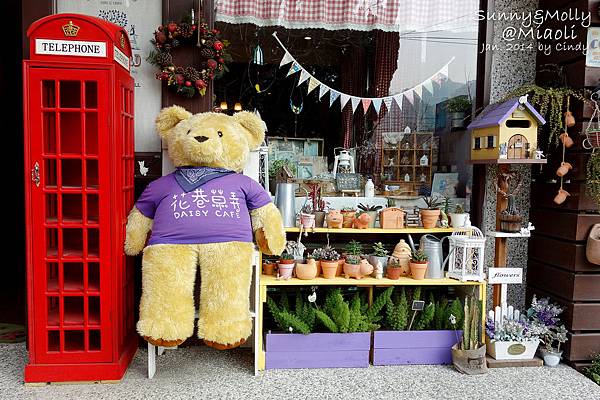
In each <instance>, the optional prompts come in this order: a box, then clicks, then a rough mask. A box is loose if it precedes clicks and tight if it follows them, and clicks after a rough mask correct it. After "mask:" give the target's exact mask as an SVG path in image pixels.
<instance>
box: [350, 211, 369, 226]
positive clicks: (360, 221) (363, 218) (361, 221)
mask: <svg viewBox="0 0 600 400" xmlns="http://www.w3.org/2000/svg"><path fill="white" fill-rule="evenodd" d="M370 222H371V216H370V215H369V214H367V213H362V214H360V215H359V216H358V217H355V218H354V223H353V224H352V225H353V227H354V228H356V229H367V228H368V227H369V223H370Z"/></svg>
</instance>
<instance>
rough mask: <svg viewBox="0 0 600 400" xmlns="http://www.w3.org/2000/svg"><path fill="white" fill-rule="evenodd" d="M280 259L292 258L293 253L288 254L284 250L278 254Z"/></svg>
mask: <svg viewBox="0 0 600 400" xmlns="http://www.w3.org/2000/svg"><path fill="white" fill-rule="evenodd" d="M279 259H280V260H293V259H294V255H293V254H290V253H288V252H286V251H284V252H283V253H281V255H280V256H279Z"/></svg>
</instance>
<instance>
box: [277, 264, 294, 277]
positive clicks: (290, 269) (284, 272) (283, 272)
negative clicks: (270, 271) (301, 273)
mask: <svg viewBox="0 0 600 400" xmlns="http://www.w3.org/2000/svg"><path fill="white" fill-rule="evenodd" d="M283 261H290V260H283ZM291 261H292V263H291V264H290V263H281V262H280V263H279V264H277V279H284V280H288V279H290V278H293V276H294V266H295V264H294V262H293V260H291Z"/></svg>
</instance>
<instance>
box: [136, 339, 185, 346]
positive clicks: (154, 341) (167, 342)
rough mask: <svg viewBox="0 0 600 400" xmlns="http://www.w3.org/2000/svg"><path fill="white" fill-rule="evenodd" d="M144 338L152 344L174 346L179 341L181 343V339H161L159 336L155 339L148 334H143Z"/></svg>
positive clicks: (178, 343)
mask: <svg viewBox="0 0 600 400" xmlns="http://www.w3.org/2000/svg"><path fill="white" fill-rule="evenodd" d="M144 340H145V341H146V342H148V343H150V344H152V345H154V346H161V347H175V346H179V345H180V344H181V343H183V339H175V340H165V339H161V338H158V339H155V338H153V337H150V336H144Z"/></svg>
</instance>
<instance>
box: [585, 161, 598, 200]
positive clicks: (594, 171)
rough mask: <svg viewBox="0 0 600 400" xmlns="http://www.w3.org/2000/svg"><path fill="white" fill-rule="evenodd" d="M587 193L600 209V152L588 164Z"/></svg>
mask: <svg viewBox="0 0 600 400" xmlns="http://www.w3.org/2000/svg"><path fill="white" fill-rule="evenodd" d="M586 184H587V192H588V194H589V195H590V197H592V198H593V199H594V200H595V201H596V203H598V207H600V151H595V152H593V153H592V155H591V156H590V159H589V160H588V163H587V176H586Z"/></svg>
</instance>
